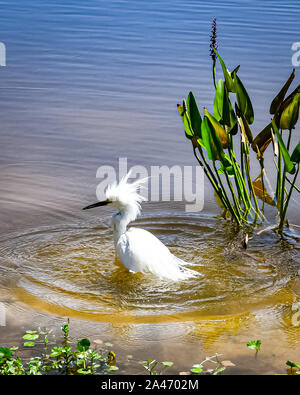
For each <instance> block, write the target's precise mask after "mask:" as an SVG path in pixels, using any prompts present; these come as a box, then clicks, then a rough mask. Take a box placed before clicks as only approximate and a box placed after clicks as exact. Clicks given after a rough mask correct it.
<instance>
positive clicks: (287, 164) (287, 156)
mask: <svg viewBox="0 0 300 395" xmlns="http://www.w3.org/2000/svg"><path fill="white" fill-rule="evenodd" d="M272 128H273V130H274V132H275V134H276V137H277V140H278V144H279V149H280V152H281V154H282V157H283V161H284V165H285V168H286V171H287V172H288V173H290V174H294V173H295V171H296V169H295V165H294V163H293V162H292V160H291V157H290V154H289V151H288V150H287V148H286V146H285V144H284V142H283V140H282V137H281V135H280V133H279V130H278V128H277V126H276V123H275V121H274V120H273V121H272Z"/></svg>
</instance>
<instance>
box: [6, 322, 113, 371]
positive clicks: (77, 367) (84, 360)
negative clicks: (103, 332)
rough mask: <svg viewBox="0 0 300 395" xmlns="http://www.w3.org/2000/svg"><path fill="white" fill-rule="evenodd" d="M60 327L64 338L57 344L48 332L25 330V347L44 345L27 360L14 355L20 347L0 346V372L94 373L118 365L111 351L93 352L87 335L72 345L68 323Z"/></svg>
mask: <svg viewBox="0 0 300 395" xmlns="http://www.w3.org/2000/svg"><path fill="white" fill-rule="evenodd" d="M61 330H62V334H63V341H62V343H61V344H60V345H59V344H57V343H56V342H54V341H50V340H49V333H48V332H45V331H32V330H28V331H26V333H25V335H24V336H23V339H24V340H29V341H26V342H24V344H23V346H24V347H31V348H33V347H35V346H43V352H42V354H41V355H39V356H34V357H31V358H30V359H29V361H26V360H24V359H23V360H22V359H21V357H20V356H18V355H17V352H18V350H19V347H10V348H9V347H0V375H42V374H60V375H62V374H66V375H74V374H76V375H93V374H95V373H98V374H105V373H107V372H109V371H111V370H117V369H118V367H117V366H116V358H115V354H114V353H113V352H112V351H110V352H109V353H108V355H107V357H105V356H104V355H105V354H107V351H106V350H104V349H102V350H101V351H100V352H99V351H98V352H96V350H93V349H92V348H91V343H90V340H89V339H86V338H84V339H81V340H79V341H78V342H77V345H76V347H74V346H73V345H72V344H71V341H70V338H69V324H64V325H63V326H62V327H61ZM49 346H52V347H51V349H49ZM112 355H113V356H114V357H113V358H111V356H112Z"/></svg>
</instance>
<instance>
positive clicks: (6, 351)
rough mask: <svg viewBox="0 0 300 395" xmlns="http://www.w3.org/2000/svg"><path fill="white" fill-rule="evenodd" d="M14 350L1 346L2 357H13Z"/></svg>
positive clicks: (0, 353) (0, 354) (0, 355)
mask: <svg viewBox="0 0 300 395" xmlns="http://www.w3.org/2000/svg"><path fill="white" fill-rule="evenodd" d="M11 357H12V351H11V350H10V349H9V348H8V347H0V358H11Z"/></svg>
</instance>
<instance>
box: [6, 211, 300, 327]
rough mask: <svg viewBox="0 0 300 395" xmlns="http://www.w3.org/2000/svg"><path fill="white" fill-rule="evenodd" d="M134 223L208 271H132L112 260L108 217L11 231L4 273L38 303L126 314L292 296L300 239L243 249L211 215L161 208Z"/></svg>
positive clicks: (256, 303) (194, 313) (226, 311)
mask: <svg viewBox="0 0 300 395" xmlns="http://www.w3.org/2000/svg"><path fill="white" fill-rule="evenodd" d="M134 226H138V227H142V228H144V229H147V230H149V231H150V232H152V233H154V234H155V235H156V236H157V237H158V238H159V239H160V240H161V241H162V242H164V243H165V244H166V245H167V246H168V247H169V248H170V249H171V251H172V252H173V253H174V254H176V255H177V256H178V257H180V258H182V259H184V260H186V261H189V262H191V264H192V265H191V268H192V269H193V270H196V271H198V272H201V273H202V274H203V276H202V277H201V278H196V279H189V280H186V281H182V282H177V283H176V282H172V281H163V280H158V279H157V278H156V277H154V276H152V275H150V274H149V275H142V274H132V273H129V272H128V271H127V269H126V268H124V267H123V266H122V265H121V263H120V262H118V261H117V260H115V257H114V248H113V241H112V231H111V228H110V226H109V223H108V221H106V220H105V221H104V222H103V223H101V224H100V225H99V224H96V223H94V222H85V223H84V224H83V223H79V224H71V225H69V226H66V225H65V226H60V227H58V226H57V227H41V228H38V229H33V230H31V231H30V232H24V233H19V234H11V235H9V236H7V237H6V238H5V239H3V240H2V242H1V249H0V270H1V272H2V271H3V273H4V275H3V277H2V281H3V282H6V284H7V280H9V281H10V283H11V284H12V286H11V292H13V294H14V296H15V297H17V299H19V300H20V301H22V302H24V303H26V304H29V305H31V306H32V307H34V308H36V309H39V310H44V311H48V312H51V313H55V314H61V315H66V316H76V317H80V318H84V319H92V320H106V321H122V322H125V321H126V322H164V321H169V320H183V319H185V320H186V319H192V320H196V319H198V318H203V317H206V316H210V317H211V316H214V315H217V316H225V315H233V314H234V315H235V314H243V313H246V312H249V311H251V310H253V309H256V308H259V307H262V306H265V305H268V304H273V305H274V304H276V303H289V302H290V301H291V300H292V299H293V297H294V295H293V293H292V292H291V291H290V290H289V283H290V281H291V280H292V279H293V278H295V276H296V275H297V271H298V270H299V261H297V256H298V249H297V246H295V245H293V244H288V245H286V244H284V245H282V243H279V242H278V239H277V238H276V237H275V236H273V235H272V234H269V235H264V236H263V237H262V236H259V237H256V236H255V237H254V238H253V240H252V241H251V243H250V247H249V249H248V250H247V251H244V250H242V249H241V248H240V244H241V243H240V238H239V236H234V233H233V231H232V228H231V226H230V225H229V224H228V223H224V221H221V220H218V219H215V218H212V217H210V216H204V215H203V216H202V217H199V216H192V215H189V216H172V217H171V216H168V215H161V216H157V217H149V218H147V217H146V218H142V219H140V220H138V221H136V223H135V224H134ZM262 244H263V245H264V248H263V249H262V248H261V245H262ZM262 251H263V252H262ZM283 257H284V261H283Z"/></svg>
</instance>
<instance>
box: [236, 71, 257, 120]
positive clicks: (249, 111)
mask: <svg viewBox="0 0 300 395" xmlns="http://www.w3.org/2000/svg"><path fill="white" fill-rule="evenodd" d="M234 83H235V90H236V98H237V102H238V106H239V109H240V110H241V112H242V113H243V114H244V116H245V118H246V120H247V122H248V123H249V125H251V124H252V123H253V121H254V112H253V107H252V103H251V100H250V97H249V95H248V93H247V91H246V89H245V87H244V85H243V84H242V81H241V80H240V79H239V77H238V76H237V74H236V73H234Z"/></svg>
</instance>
